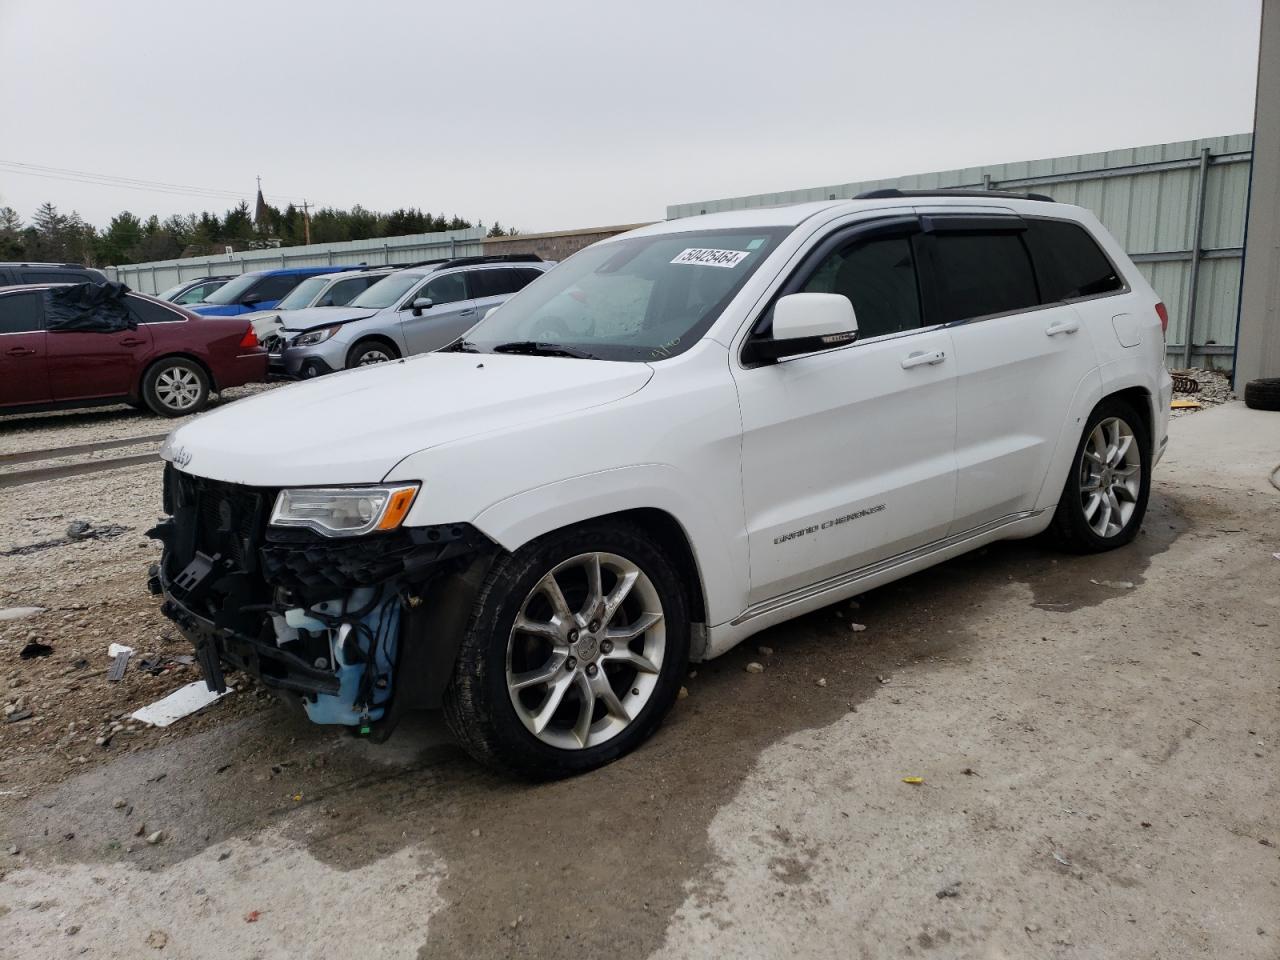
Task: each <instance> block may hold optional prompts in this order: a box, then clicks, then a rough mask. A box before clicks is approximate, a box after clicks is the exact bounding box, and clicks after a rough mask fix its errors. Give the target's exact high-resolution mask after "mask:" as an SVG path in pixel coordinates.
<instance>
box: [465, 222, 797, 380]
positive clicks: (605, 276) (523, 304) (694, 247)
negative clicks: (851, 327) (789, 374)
mask: <svg viewBox="0 0 1280 960" xmlns="http://www.w3.org/2000/svg"><path fill="white" fill-rule="evenodd" d="M790 230H791V228H790V227H772V228H761V229H755V230H709V231H705V232H701V233H666V234H661V235H659V236H652V237H635V238H633V239H629V240H618V241H615V242H612V243H602V244H600V245H598V246H594V247H588V248H587V249H586V250H583V251H582V252H581V253H577V254H575V255H574V256H572V257H570V258H569V259H568V260H566V261H565V262H564V263H562V264H560V265H559V266H557V267H556V268H555V269H553V270H551V271H549V272H547V273H545V274H543V276H541V277H540V278H539V279H537V280H535V281H534V282H533V283H531V284H530V285H529V286H527V287H525V288H524V289H523V290H522V291H520V292H519V293H517V294H516V295H515V296H514V297H512V298H511V299H510V300H508V301H507V302H506V303H504V304H503V305H502V307H501V309H499V310H498V311H497V312H496V313H494V314H493V316H491V317H489V318H488V319H486V320H483V321H481V322H480V324H479V325H478V326H476V327H475V328H474V329H473V330H472V331H471V332H470V333H469V334H467V341H468V342H469V343H470V344H473V345H474V346H475V347H476V348H477V349H479V350H485V351H488V350H492V349H493V348H495V347H498V346H500V345H501V344H504V343H506V344H509V343H512V342H523V341H532V342H536V343H538V344H554V345H558V346H563V347H568V348H572V349H574V350H576V351H579V352H582V353H587V354H591V355H592V356H595V357H599V358H601V359H604V360H634V361H649V360H662V359H664V358H666V357H672V356H675V355H676V354H678V353H683V352H684V351H685V350H688V349H689V348H690V347H691V346H693V345H694V344H695V343H697V341H698V340H699V339H701V337H702V335H703V334H704V333H705V332H706V331H707V329H708V328H709V327H710V326H711V324H712V323H713V322H715V319H716V317H718V316H719V315H720V311H721V310H723V309H724V307H725V306H726V305H727V304H728V302H729V301H730V300H731V299H732V298H733V296H734V295H735V294H736V293H737V292H738V291H739V290H740V289H742V285H743V284H744V283H745V282H746V280H747V278H748V277H749V276H751V274H752V273H754V272H755V270H756V268H757V267H758V266H759V265H760V264H761V263H762V262H763V261H764V259H765V257H767V256H768V255H769V252H770V251H771V250H772V249H773V247H774V246H775V245H776V244H777V242H778V241H779V240H780V239H782V237H784V236H786V235H787V233H789V232H790Z"/></svg>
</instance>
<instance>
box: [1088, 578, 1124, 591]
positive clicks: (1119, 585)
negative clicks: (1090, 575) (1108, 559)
mask: <svg viewBox="0 0 1280 960" xmlns="http://www.w3.org/2000/svg"><path fill="white" fill-rule="evenodd" d="M1089 582H1090V583H1092V584H1096V585H1097V586H1099V587H1111V588H1112V589H1113V590H1132V589H1133V582H1132V581H1130V580H1093V579H1090V580H1089Z"/></svg>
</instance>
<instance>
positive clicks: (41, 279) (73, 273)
mask: <svg viewBox="0 0 1280 960" xmlns="http://www.w3.org/2000/svg"><path fill="white" fill-rule="evenodd" d="M22 282H23V283H101V282H102V281H101V279H100V278H98V277H95V276H91V275H90V274H87V273H83V272H81V271H79V270H57V271H54V270H46V271H44V272H43V273H41V272H37V271H35V270H23V271H22Z"/></svg>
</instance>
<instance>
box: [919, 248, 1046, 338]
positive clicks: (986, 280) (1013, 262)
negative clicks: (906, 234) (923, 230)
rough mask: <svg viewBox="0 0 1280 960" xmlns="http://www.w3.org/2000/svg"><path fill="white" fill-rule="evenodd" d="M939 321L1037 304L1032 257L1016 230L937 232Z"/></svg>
mask: <svg viewBox="0 0 1280 960" xmlns="http://www.w3.org/2000/svg"><path fill="white" fill-rule="evenodd" d="M934 262H935V263H936V264H937V268H938V272H939V274H940V277H939V280H940V283H941V287H942V289H941V291H940V294H941V299H942V319H943V321H944V322H951V321H955V320H969V319H972V318H973V317H983V316H986V315H988V314H991V313H1004V312H1006V311H1010V310H1024V309H1026V308H1027V307H1034V306H1037V305H1039V303H1040V296H1039V294H1038V293H1037V292H1036V278H1035V275H1034V274H1033V273H1032V272H1031V258H1030V257H1028V256H1027V250H1026V247H1024V246H1023V244H1022V240H1021V238H1020V237H1019V235H1018V234H1017V233H939V234H936V235H935V236H934Z"/></svg>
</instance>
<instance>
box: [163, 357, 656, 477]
mask: <svg viewBox="0 0 1280 960" xmlns="http://www.w3.org/2000/svg"><path fill="white" fill-rule="evenodd" d="M652 375H653V370H652V368H651V367H650V366H649V365H648V364H644V363H621V362H610V361H604V360H573V359H568V358H562V357H528V356H520V355H502V354H474V353H428V354H423V355H421V356H417V357H412V358H410V359H408V360H399V361H396V362H394V363H388V364H378V365H377V366H372V367H361V368H358V369H355V370H344V371H342V372H340V373H336V374H332V375H330V376H327V377H320V378H318V379H316V380H308V381H305V382H302V383H295V384H290V385H288V386H284V387H279V388H277V389H275V390H271V391H269V392H266V393H261V394H258V395H257V396H255V397H250V398H247V399H244V400H237V401H235V402H234V403H231V404H228V405H227V406H225V407H222V408H221V409H218V410H214V411H212V412H210V413H206V414H204V415H203V416H200V417H197V418H196V419H195V420H193V421H192V422H190V423H188V424H184V425H183V426H181V427H178V428H177V429H176V430H174V431H173V432H172V433H171V434H169V437H168V439H167V440H165V442H164V446H163V447H162V448H161V450H160V455H161V456H162V457H163V458H164V459H165V460H168V461H171V462H173V463H174V464H175V465H177V466H179V467H180V468H181V469H183V470H185V471H186V472H188V473H192V474H195V475H197V476H201V477H208V478H210V479H213V480H225V481H229V482H232V483H243V484H248V485H250V486H260V487H288V486H315V485H325V484H347V483H377V482H378V481H380V480H381V479H382V478H383V477H385V476H386V475H387V474H388V473H389V472H390V471H391V469H392V468H393V467H394V466H395V465H396V464H397V463H399V462H400V461H401V460H403V459H404V458H405V457H407V456H409V455H410V454H414V453H417V452H419V451H421V450H426V449H428V448H430V447H437V446H440V445H441V444H447V443H449V442H451V441H453V440H458V439H460V438H463V437H474V436H476V435H478V434H483V433H488V432H490V431H495V430H504V429H511V428H513V427H514V428H518V427H520V426H522V425H524V424H533V423H539V424H541V423H545V422H546V421H548V420H551V419H554V418H556V417H562V416H567V415H569V414H572V413H574V412H576V411H578V410H584V409H586V408H588V407H594V406H599V405H600V404H604V403H611V402H613V401H615V400H620V399H622V398H623V397H626V396H629V395H630V394H632V393H635V392H636V391H637V390H639V389H640V388H641V387H643V386H644V385H645V384H646V383H647V382H648V381H649V378H650V377H651V376H652Z"/></svg>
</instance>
